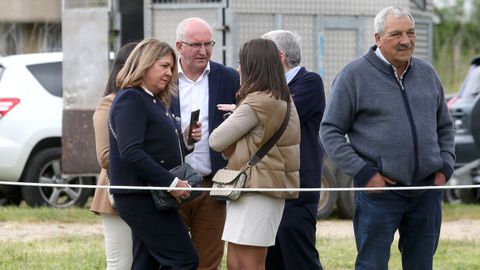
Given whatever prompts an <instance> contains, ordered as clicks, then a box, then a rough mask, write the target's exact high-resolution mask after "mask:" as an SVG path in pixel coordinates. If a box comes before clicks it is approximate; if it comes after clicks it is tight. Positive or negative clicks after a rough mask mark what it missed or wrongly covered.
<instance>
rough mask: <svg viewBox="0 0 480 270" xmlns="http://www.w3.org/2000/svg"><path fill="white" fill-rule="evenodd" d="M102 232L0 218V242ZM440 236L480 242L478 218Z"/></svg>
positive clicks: (346, 230) (343, 231)
mask: <svg viewBox="0 0 480 270" xmlns="http://www.w3.org/2000/svg"><path fill="white" fill-rule="evenodd" d="M93 234H99V235H101V234H103V227H102V224H101V223H95V224H81V223H25V222H0V242H5V241H31V240H40V239H45V238H51V237H58V236H67V235H77V236H84V235H93ZM317 235H318V237H330V238H353V228H352V222H351V221H348V220H345V221H344V220H340V221H338V220H335V221H319V222H318V223H317ZM440 238H441V239H451V240H470V241H476V242H480V219H478V220H459V221H444V222H443V224H442V232H441V235H440Z"/></svg>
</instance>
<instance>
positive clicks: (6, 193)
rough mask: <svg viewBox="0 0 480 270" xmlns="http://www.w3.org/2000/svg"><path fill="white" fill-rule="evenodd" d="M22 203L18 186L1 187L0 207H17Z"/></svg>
mask: <svg viewBox="0 0 480 270" xmlns="http://www.w3.org/2000/svg"><path fill="white" fill-rule="evenodd" d="M21 202H22V192H21V190H20V187H18V186H3V187H2V188H1V189H0V206H11V205H13V206H18V205H20V203H21Z"/></svg>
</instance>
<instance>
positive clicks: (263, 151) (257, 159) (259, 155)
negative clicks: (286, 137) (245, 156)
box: [247, 98, 291, 167]
mask: <svg viewBox="0 0 480 270" xmlns="http://www.w3.org/2000/svg"><path fill="white" fill-rule="evenodd" d="M290 102H291V98H290V100H289V101H287V112H286V113H285V118H284V119H283V123H282V125H281V126H280V128H279V129H278V130H277V132H275V134H273V136H272V137H271V138H270V139H269V140H268V141H267V142H266V143H265V144H264V145H262V147H260V149H258V151H257V152H256V153H255V154H254V155H253V156H252V158H250V160H249V161H248V163H247V164H248V166H249V167H252V166H254V165H255V164H257V163H258V162H260V160H262V158H263V157H264V156H265V155H266V154H267V153H268V151H270V149H271V148H272V147H273V145H274V144H275V143H276V142H277V141H278V140H279V139H280V137H281V136H282V134H283V132H284V131H285V129H286V128H287V125H288V120H289V119H290V109H291V108H290V107H291V105H290Z"/></svg>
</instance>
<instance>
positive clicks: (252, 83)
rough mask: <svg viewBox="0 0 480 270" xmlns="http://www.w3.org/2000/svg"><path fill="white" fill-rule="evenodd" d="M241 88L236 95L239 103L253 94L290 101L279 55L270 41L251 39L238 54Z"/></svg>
mask: <svg viewBox="0 0 480 270" xmlns="http://www.w3.org/2000/svg"><path fill="white" fill-rule="evenodd" d="M239 59H240V78H241V86H240V90H239V91H238V93H237V100H238V102H240V101H241V100H243V99H244V98H245V97H246V96H247V95H248V94H250V93H253V92H257V91H260V92H269V93H271V94H272V95H273V96H274V97H275V98H277V99H281V100H285V101H287V102H288V101H290V91H289V90H288V86H287V82H286V80H285V74H284V71H283V66H282V62H281V61H280V53H279V51H278V48H277V46H276V45H275V43H274V42H273V41H271V40H267V39H261V38H258V39H252V40H250V41H248V42H246V43H245V44H243V46H242V48H241V49H240V52H239Z"/></svg>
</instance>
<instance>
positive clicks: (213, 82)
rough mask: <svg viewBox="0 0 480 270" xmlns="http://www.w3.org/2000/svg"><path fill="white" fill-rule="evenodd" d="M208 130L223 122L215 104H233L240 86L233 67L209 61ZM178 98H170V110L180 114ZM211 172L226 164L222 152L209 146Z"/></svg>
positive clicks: (210, 131)
mask: <svg viewBox="0 0 480 270" xmlns="http://www.w3.org/2000/svg"><path fill="white" fill-rule="evenodd" d="M208 86H209V88H208V108H209V109H208V132H209V134H211V133H212V131H213V130H214V129H215V128H216V127H218V126H219V125H220V124H221V123H222V122H223V115H224V114H225V112H223V111H220V110H218V109H217V104H235V103H236V99H235V94H236V93H237V91H238V89H239V88H240V78H239V75H238V72H237V71H236V70H234V69H233V68H229V67H225V66H224V65H221V64H218V63H215V62H212V61H210V73H209V74H208ZM180 102H181V101H180V100H179V98H178V96H176V97H173V99H172V112H173V114H175V115H176V116H179V115H180ZM210 162H211V165H212V174H215V173H216V172H217V171H218V170H219V169H221V168H223V167H225V166H226V165H227V161H226V160H225V159H224V158H223V157H222V154H221V153H219V152H216V151H214V150H212V148H210Z"/></svg>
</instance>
